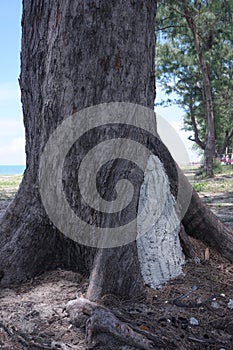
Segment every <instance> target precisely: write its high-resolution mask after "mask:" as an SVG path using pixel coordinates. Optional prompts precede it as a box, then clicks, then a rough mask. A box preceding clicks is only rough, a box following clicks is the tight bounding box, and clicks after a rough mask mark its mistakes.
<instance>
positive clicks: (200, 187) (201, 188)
mask: <svg viewBox="0 0 233 350" xmlns="http://www.w3.org/2000/svg"><path fill="white" fill-rule="evenodd" d="M207 186H208V183H207V182H195V183H194V184H193V188H194V190H195V191H196V192H202V191H205V190H206V187H207Z"/></svg>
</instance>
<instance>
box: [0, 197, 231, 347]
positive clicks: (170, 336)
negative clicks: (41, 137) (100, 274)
mask: <svg viewBox="0 0 233 350" xmlns="http://www.w3.org/2000/svg"><path fill="white" fill-rule="evenodd" d="M201 196H202V197H203V199H204V201H205V202H206V203H207V204H208V205H210V207H211V208H212V210H213V211H214V212H215V213H216V214H218V215H219V217H221V219H223V221H225V222H228V223H229V224H231V225H232V223H233V221H232V201H233V199H232V197H233V196H232V195H229V194H227V195H226V194H218V195H213V194H211V195H210V194H205V193H202V194H201ZM6 206H7V202H6V201H1V202H0V215H2V214H3V212H4V210H5V209H6ZM193 244H194V247H195V254H196V256H195V259H191V260H188V261H187V263H186V265H185V267H184V274H183V275H182V276H179V277H178V278H176V279H174V280H172V281H170V283H169V284H167V285H166V286H164V287H163V288H161V289H158V290H151V289H149V288H148V293H147V298H145V299H143V300H140V301H139V300H138V301H128V302H126V301H122V300H119V299H116V298H115V297H112V296H107V297H105V298H104V299H103V300H102V303H103V304H105V305H106V306H107V307H109V308H110V309H111V310H112V311H113V312H117V313H118V314H119V312H121V319H122V320H123V321H125V322H127V323H129V324H130V325H131V326H132V327H134V329H141V330H143V331H148V332H151V333H153V334H154V335H155V336H156V337H157V344H156V346H157V347H158V348H160V349H164V350H165V349H166V350H169V349H174V350H175V349H178V350H189V349H193V350H198V349H205V350H206V349H207V350H220V349H222V350H223V349H226V350H232V349H233V309H231V308H230V307H229V305H230V304H229V302H230V299H233V266H232V264H230V263H229V262H228V261H226V260H225V259H223V258H221V257H220V256H219V255H218V254H217V253H216V252H214V251H212V250H210V258H209V260H205V251H206V247H205V246H204V245H203V244H200V243H199V242H197V241H195V240H193ZM87 283H88V281H87V280H86V279H85V278H82V277H81V276H80V275H79V274H77V273H74V272H70V271H62V270H56V271H51V272H47V273H45V274H43V275H42V276H38V277H37V278H35V279H33V280H31V281H29V282H28V283H25V284H23V285H21V286H14V287H12V286H11V288H4V289H0V349H2V350H22V349H30V350H33V349H36V350H38V349H65V350H72V349H80V350H83V349H85V329H84V327H81V328H75V327H74V326H73V325H71V324H70V322H69V318H68V315H67V314H66V311H65V306H66V304H67V302H68V301H69V300H71V299H75V298H76V297H77V295H80V294H83V293H85V290H86V288H87ZM194 286H195V287H194ZM195 288H196V290H193V291H192V289H195ZM188 291H192V292H191V293H190V295H189V296H187V297H186V298H184V299H182V300H180V302H178V303H177V301H176V302H174V301H175V300H177V298H179V297H180V296H182V295H184V294H185V293H186V292H188ZM97 349H106V350H107V349H108V348H106V347H97ZM122 349H123V348H122ZM127 349H128V348H127ZM131 349H132V350H133V348H131ZM110 350H111V349H110Z"/></svg>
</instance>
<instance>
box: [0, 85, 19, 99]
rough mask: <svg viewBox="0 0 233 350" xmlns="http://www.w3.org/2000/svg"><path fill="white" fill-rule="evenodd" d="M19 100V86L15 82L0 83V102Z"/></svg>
mask: <svg viewBox="0 0 233 350" xmlns="http://www.w3.org/2000/svg"><path fill="white" fill-rule="evenodd" d="M9 101H11V102H12V101H20V88H19V85H18V83H17V82H13V83H1V84H0V102H9Z"/></svg>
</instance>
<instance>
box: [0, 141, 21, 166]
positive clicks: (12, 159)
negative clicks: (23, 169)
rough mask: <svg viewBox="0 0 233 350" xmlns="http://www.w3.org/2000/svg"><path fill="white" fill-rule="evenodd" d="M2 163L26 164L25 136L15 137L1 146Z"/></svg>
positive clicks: (0, 159) (0, 158)
mask: <svg viewBox="0 0 233 350" xmlns="http://www.w3.org/2000/svg"><path fill="white" fill-rule="evenodd" d="M0 164H4V165H5V164H7V165H8V164H9V165H10V164H12V165H23V164H25V140H24V137H17V138H14V139H12V140H11V141H10V142H9V143H6V144H4V145H1V146H0Z"/></svg>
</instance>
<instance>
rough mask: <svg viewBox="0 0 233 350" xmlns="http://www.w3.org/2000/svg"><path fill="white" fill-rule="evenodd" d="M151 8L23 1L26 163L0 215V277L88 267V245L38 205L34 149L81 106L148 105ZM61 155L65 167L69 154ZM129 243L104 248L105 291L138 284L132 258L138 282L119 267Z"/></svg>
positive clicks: (127, 290)
mask: <svg viewBox="0 0 233 350" xmlns="http://www.w3.org/2000/svg"><path fill="white" fill-rule="evenodd" d="M155 14H156V1H154V0H147V1H142V0H139V1H133V0H132V1H125V0H121V1H118V0H113V1H108V0H102V1H99V0H95V1H89V0H87V1H81V0H76V1H70V0H63V1H62V0H55V1H54V0H53V1H43V0H35V1H31V0H24V1H23V18H22V51H21V75H20V87H21V92H22V104H23V114H24V125H25V131H26V155H27V168H26V171H25V174H24V178H23V181H22V184H21V186H20V189H19V192H18V193H17V195H16V198H15V200H14V201H13V203H12V204H11V205H10V207H9V208H8V210H7V213H6V215H5V216H4V217H3V220H2V221H1V242H0V270H2V271H3V273H4V277H3V278H2V283H3V284H8V283H13V282H20V281H22V280H25V279H27V278H31V277H33V276H34V275H35V274H38V273H41V272H42V271H44V270H46V269H51V268H55V267H57V266H63V267H67V268H73V269H76V270H79V271H80V272H82V273H88V272H89V270H90V267H91V265H92V262H93V258H94V255H95V249H91V248H87V247H84V246H80V245H79V244H77V243H74V242H73V241H71V240H69V239H68V238H66V237H64V236H63V235H62V234H61V233H60V232H59V231H58V230H57V229H56V228H55V227H54V226H53V224H52V223H51V222H50V220H49V219H48V217H47V215H46V212H45V210H44V208H43V205H42V203H41V198H40V194H39V189H38V186H39V183H38V172H39V160H40V156H41V153H42V151H43V148H44V146H45V145H46V142H47V141H48V138H49V136H50V134H51V133H52V132H53V131H54V130H55V129H56V128H57V126H58V125H59V124H60V123H61V122H62V121H63V120H64V119H65V118H67V117H68V116H70V115H72V114H73V113H75V112H77V111H78V110H81V109H83V108H85V107H89V106H93V105H97V104H100V103H107V102H118V101H120V102H131V103H136V104H140V105H143V106H146V107H149V108H151V109H153V107H154V99H155V80H154V54H155V35H154V22H155ZM109 132H111V131H109ZM122 132H124V131H122ZM96 137H98V135H96ZM89 141H90V142H91V141H92V140H88V139H87V140H86V143H87V145H88V143H89ZM84 147H85V145H84ZM71 153H72V152H71ZM68 161H69V166H71V167H72V162H73V164H75V157H73V158H72V156H71V157H69V159H68ZM64 177H65V175H64ZM64 181H66V179H64ZM106 186H107V185H106ZM134 210H136V206H135V209H134ZM135 249H136V244H135V243H132V244H129V245H127V246H126V247H122V248H119V249H113V250H112V252H111V254H113V255H116V256H118V257H121V259H118V266H119V269H117V270H116V271H115V274H116V275H114V268H113V269H112V271H111V279H112V281H113V284H114V286H115V287H114V288H113V290H115V291H119V290H121V291H122V292H121V293H122V294H126V295H128V296H129V295H131V294H134V296H136V295H137V294H138V293H139V292H141V289H142V288H141V287H142V278H141V276H140V269H139V263H138V259H137V258H135V261H134V262H135V264H134V267H133V270H132V271H131V272H133V274H132V276H134V278H135V280H137V281H138V283H135V288H132V286H131V284H130V283H129V281H128V280H127V276H128V275H130V273H131V272H130V271H129V270H128V273H129V274H128V273H127V274H125V271H126V270H127V268H126V266H125V264H126V263H127V264H128V260H129V258H128V256H132V255H135V251H136V250H135ZM110 251H111V249H110ZM116 251H117V252H118V253H117V254H115V252H116ZM99 254H100V257H99V258H98V259H97V261H100V260H101V256H102V253H101V252H99ZM124 256H125V258H124ZM106 257H107V255H104V260H106V259H107V258H106ZM131 265H132V264H131ZM127 267H128V268H129V266H127ZM96 268H97V269H98V267H96ZM118 273H119V274H120V275H122V276H119V275H118V276H117V274H118ZM124 275H125V276H124ZM136 275H138V277H137V276H136ZM109 283H110V285H111V282H110V280H109ZM117 284H118V285H117ZM140 286H141V287H140ZM132 289H134V290H132Z"/></svg>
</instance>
